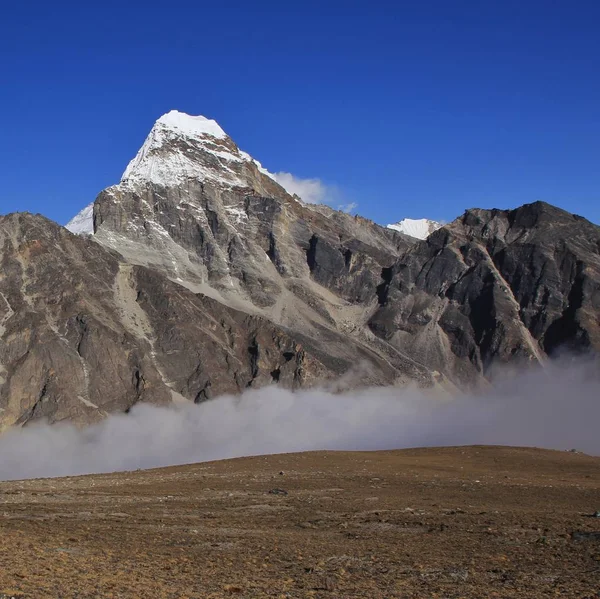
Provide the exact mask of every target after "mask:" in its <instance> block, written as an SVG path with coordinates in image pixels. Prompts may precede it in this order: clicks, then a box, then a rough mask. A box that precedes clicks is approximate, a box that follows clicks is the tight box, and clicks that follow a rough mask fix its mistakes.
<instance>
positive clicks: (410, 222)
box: [387, 218, 443, 239]
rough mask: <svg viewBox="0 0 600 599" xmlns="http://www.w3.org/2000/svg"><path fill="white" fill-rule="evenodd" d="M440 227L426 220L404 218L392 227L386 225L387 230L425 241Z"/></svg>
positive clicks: (439, 224) (438, 224)
mask: <svg viewBox="0 0 600 599" xmlns="http://www.w3.org/2000/svg"><path fill="white" fill-rule="evenodd" d="M442 226H443V225H442V224H441V223H438V222H436V221H434V220H429V219H427V218H420V219H412V218H405V219H403V220H401V221H400V222H397V223H395V224H393V225H388V226H387V228H388V229H393V230H394V231H399V232H400V233H404V234H405V235H410V236H411V237H416V238H417V239H427V237H429V236H430V235H431V234H432V233H433V232H434V231H437V230H438V229H439V228H440V227H442Z"/></svg>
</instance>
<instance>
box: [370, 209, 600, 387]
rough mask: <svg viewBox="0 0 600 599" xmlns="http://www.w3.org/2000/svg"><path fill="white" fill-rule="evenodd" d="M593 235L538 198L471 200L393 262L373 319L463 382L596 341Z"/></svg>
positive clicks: (597, 277) (599, 265) (596, 231)
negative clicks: (524, 201) (478, 205)
mask: <svg viewBox="0 0 600 599" xmlns="http://www.w3.org/2000/svg"><path fill="white" fill-rule="evenodd" d="M599 243H600V228H599V227H597V226H595V225H593V224H591V223H589V222H588V221H586V220H585V219H582V218H581V217H577V216H574V215H571V214H569V213H567V212H564V211H563V210H559V209H558V208H555V207H553V206H550V205H548V204H545V203H542V202H536V203H535V204H529V205H526V206H523V207H521V208H519V209H517V210H511V211H503V210H469V211H467V212H466V213H465V214H464V215H463V216H462V217H461V218H459V219H457V220H456V221H455V222H453V223H452V224H451V225H449V226H447V227H444V228H443V229H440V230H439V231H437V232H435V233H434V234H433V235H431V236H430V237H429V238H428V239H427V240H426V241H424V242H422V243H420V244H418V245H417V246H415V247H414V248H412V249H411V250H409V251H408V252H407V253H406V254H405V255H404V256H402V257H401V258H400V259H399V260H398V261H397V262H396V264H395V265H394V267H393V268H392V273H391V275H390V276H389V282H388V283H386V285H385V287H384V289H383V290H382V291H381V292H380V304H381V306H380V308H379V310H378V311H377V313H376V314H375V315H374V316H373V318H372V319H371V321H370V323H369V324H370V326H371V328H372V330H373V331H374V332H375V333H376V334H377V335H379V336H381V337H382V338H384V339H386V340H387V341H389V342H390V343H392V344H393V345H395V346H396V347H398V348H399V349H407V348H408V347H412V348H413V349H414V350H415V352H417V355H418V356H420V359H421V361H422V362H423V363H425V364H426V365H428V366H429V367H430V368H435V369H437V370H439V371H440V372H443V373H444V374H445V375H446V376H448V377H449V378H451V379H452V380H454V381H455V382H457V383H458V384H461V385H467V384H469V383H471V384H472V383H473V382H476V381H477V380H478V378H479V377H480V376H482V375H487V374H488V372H489V368H490V367H491V366H492V365H495V364H497V363H499V362H500V363H502V362H519V361H520V362H530V361H540V360H543V359H545V358H546V357H547V356H552V355H555V354H556V353H557V352H558V351H560V350H561V349H567V350H571V351H586V350H598V349H600V326H599V319H598V314H599V309H600V253H599V251H598V247H599ZM448 350H450V351H449V352H448Z"/></svg>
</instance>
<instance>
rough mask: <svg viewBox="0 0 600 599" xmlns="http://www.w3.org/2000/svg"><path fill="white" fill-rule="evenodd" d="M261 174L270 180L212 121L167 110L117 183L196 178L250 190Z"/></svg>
mask: <svg viewBox="0 0 600 599" xmlns="http://www.w3.org/2000/svg"><path fill="white" fill-rule="evenodd" d="M263 175H266V176H268V177H270V178H271V179H272V180H273V181H274V180H275V176H274V175H273V174H271V173H270V172H269V171H267V170H266V169H264V168H263V167H262V165H261V164H260V163H259V162H258V161H257V160H254V158H252V156H250V154H248V153H247V152H243V151H242V150H240V149H239V148H238V146H237V145H236V144H235V142H234V141H233V140H232V139H231V137H229V136H228V135H227V134H226V133H225V131H224V130H223V129H222V128H221V127H220V126H219V124H218V123H217V122H216V121H214V120H211V119H207V118H206V117H203V116H191V115H189V114H185V113H183V112H178V111H177V110H172V111H171V112H168V113H166V114H164V115H163V116H161V117H160V118H159V119H158V120H157V121H156V123H155V124H154V126H153V127H152V130H151V131H150V133H149V135H148V137H147V138H146V140H145V142H144V144H143V145H142V147H141V148H140V150H139V151H138V153H137V154H136V156H135V158H134V159H133V160H132V161H131V162H130V163H129V165H128V166H127V168H126V169H125V172H124V173H123V176H122V177H121V183H122V184H134V185H135V184H147V183H152V184H155V185H160V186H162V187H173V186H178V185H181V184H184V183H186V182H187V181H190V180H195V181H201V182H208V183H211V184H213V185H217V186H219V187H229V188H231V187H250V188H252V187H254V186H255V183H256V179H257V178H260V177H261V176H263Z"/></svg>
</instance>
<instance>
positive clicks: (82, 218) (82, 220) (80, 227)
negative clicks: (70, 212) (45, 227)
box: [65, 202, 94, 235]
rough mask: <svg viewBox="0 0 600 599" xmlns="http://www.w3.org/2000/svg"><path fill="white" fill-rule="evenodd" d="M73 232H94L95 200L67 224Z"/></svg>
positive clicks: (82, 233)
mask: <svg viewBox="0 0 600 599" xmlns="http://www.w3.org/2000/svg"><path fill="white" fill-rule="evenodd" d="M65 228H67V229H68V230H69V231H71V233H75V234H76V235H93V234H94V202H92V203H91V204H89V205H88V206H86V207H85V208H84V209H83V210H82V211H81V212H80V213H79V214H76V215H75V216H74V217H73V218H72V219H71V220H70V221H69V222H68V223H67V224H66V225H65Z"/></svg>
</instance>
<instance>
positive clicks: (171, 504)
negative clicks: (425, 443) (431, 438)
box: [0, 447, 600, 599]
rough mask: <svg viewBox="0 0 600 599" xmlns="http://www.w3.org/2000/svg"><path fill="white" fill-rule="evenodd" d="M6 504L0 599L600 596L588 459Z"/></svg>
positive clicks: (414, 468) (227, 465) (119, 490)
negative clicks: (576, 534) (578, 535)
mask: <svg viewBox="0 0 600 599" xmlns="http://www.w3.org/2000/svg"><path fill="white" fill-rule="evenodd" d="M280 472H282V474H280ZM273 489H283V490H285V491H287V495H285V494H273V493H269V491H270V490H273ZM0 502H1V506H0V526H1V529H0V597H36V598H37V597H52V598H59V597H62V598H66V597H81V598H83V597H115V598H116V597H140V598H163V597H164V598H167V597H169V598H183V597H188V598H192V597H195V598H200V597H213V598H217V597H256V598H258V597H280V598H286V597H291V598H296V597H298V598H300V597H302V598H309V597H311V598H315V599H316V598H324V599H325V598H327V599H333V598H350V597H364V598H369V599H370V598H373V599H376V598H386V599H387V598H390V599H391V598H409V597H411V598H417V597H418V598H421V597H423V598H430V597H439V598H458V597H463V598H478V599H481V598H484V597H507V598H508V597H519V598H527V597H567V598H569V599H571V598H583V597H588V598H591V597H594V598H596V597H598V596H600V595H599V593H600V540H598V539H595V540H594V539H585V538H584V539H581V540H575V539H573V538H572V537H571V533H572V532H573V531H587V532H592V531H600V519H597V518H591V517H589V516H587V514H591V513H593V512H594V511H596V510H600V458H593V457H589V456H586V455H582V454H575V453H565V452H550V451H542V450H533V449H516V448H493V447H468V448H444V449H418V450H408V451H392V452H376V453H364V452H363V453H331V452H318V453H306V454H292V455H279V456H270V457H256V458H244V459H238V460H230V461H223V462H214V463H207V464H198V465H193V466H183V467H175V468H167V469H162V470H153V471H144V472H141V471H140V472H128V473H121V474H109V475H97V476H87V477H73V478H64V479H54V480H50V479H48V480H31V481H24V482H7V483H0Z"/></svg>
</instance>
